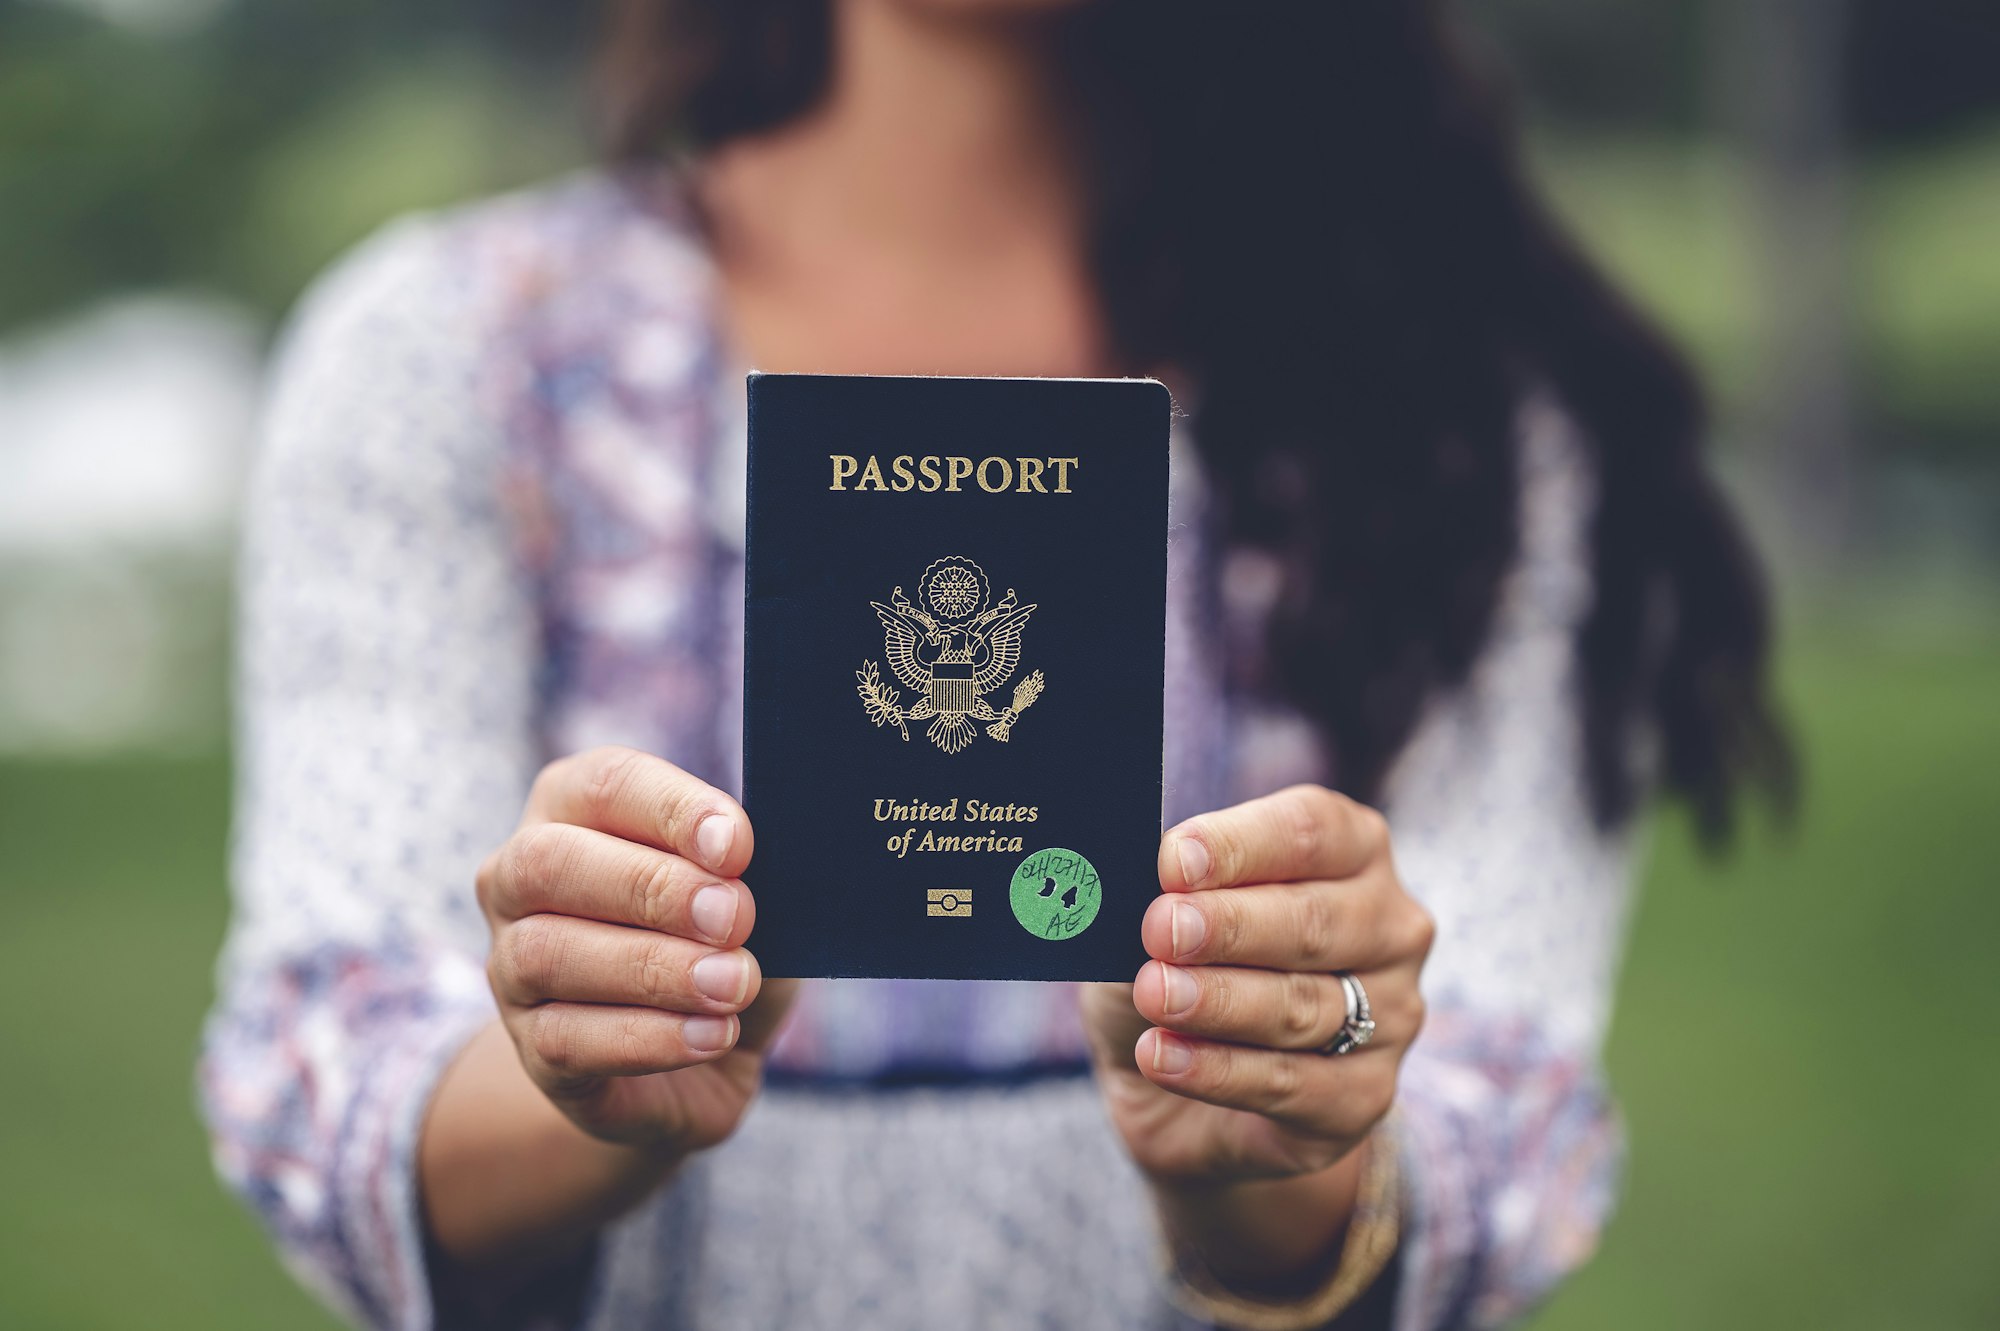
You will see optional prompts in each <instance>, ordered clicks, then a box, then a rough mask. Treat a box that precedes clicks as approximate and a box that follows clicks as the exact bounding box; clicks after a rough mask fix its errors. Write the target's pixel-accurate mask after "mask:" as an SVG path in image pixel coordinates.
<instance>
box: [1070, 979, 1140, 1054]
mask: <svg viewBox="0 0 2000 1331" xmlns="http://www.w3.org/2000/svg"><path fill="white" fill-rule="evenodd" d="M1082 989H1083V992H1082V994H1081V996H1080V998H1079V1003H1080V1005H1081V1008H1082V1012H1083V1027H1084V1030H1086V1031H1088V1032H1089V1034H1090V1048H1091V1054H1092V1056H1093V1057H1094V1058H1095V1059H1096V1061H1097V1063H1098V1064H1099V1066H1102V1067H1106V1068H1112V1069H1116V1070H1120V1071H1125V1072H1131V1073H1133V1074H1135V1075H1136V1074H1137V1073H1138V1071H1139V1065H1138V1063H1137V1062H1136V1061H1134V1056H1133V1052H1132V1051H1133V1047H1134V1046H1135V1045H1137V1044H1138V1043H1139V1037H1140V1036H1141V1035H1143V1034H1145V1033H1146V1032H1147V1031H1149V1030H1151V1029H1152V1026H1153V1023H1152V1022H1150V1021H1147V1020H1146V1019H1145V1017H1143V1016H1141V1015H1140V1014H1139V1009H1138V1008H1136V1007H1134V1006H1133V1005H1132V986H1131V985H1129V984H1086V985H1084V986H1082Z"/></svg>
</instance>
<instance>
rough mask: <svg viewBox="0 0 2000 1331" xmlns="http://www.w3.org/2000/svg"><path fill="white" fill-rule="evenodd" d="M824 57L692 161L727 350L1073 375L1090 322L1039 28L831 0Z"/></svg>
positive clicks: (840, 363) (1090, 341) (883, 3)
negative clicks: (709, 224)
mask: <svg viewBox="0 0 2000 1331" xmlns="http://www.w3.org/2000/svg"><path fill="white" fill-rule="evenodd" d="M833 60H834V66H833V69H832V71H831V78H830V80H829V86H828V90H827V94H826V96H825V98H824V100H823V101H822V103H821V104H820V105H819V106H818V107H817V108H815V109H814V110H813V111H811V112H810V113H808V114H807V115H806V116H804V117H802V118H801V119H800V120H798V121H797V122H795V123H793V124H791V125H787V126H784V127H782V128H780V129H778V130H776V131H774V132H772V133H769V134H764V135H759V136H757V137H754V138H750V139H745V140H740V141H738V142H735V143H732V144H728V145H725V146H724V147H723V148H722V149H721V150H719V151H718V152H717V153H716V154H715V155H714V156H713V157H712V158H711V159H710V160H709V162H708V163H707V164H706V166H705V167H704V169H703V172H702V177H701V182H700V187H701V191H702V194H703V197H704V201H705V203H706V204H707V207H708V210H709V212H710V215H711V217H712V219H713V220H714V223H715V241H716V246H717V251H718V255H719V257H720V259H721V261H722V266H723V270H724V276H725V287H726V288H727V290H728V297H729V303H730V305H731V311H730V322H731V323H732V324H733V325H734V326H735V332H736V335H737V340H738V342H739V344H740V345H739V350H740V351H741V352H742V353H743V354H745V356H746V357H747V358H748V359H751V360H753V361H756V362H757V363H759V364H761V365H763V366H765V367H767V368H788V367H793V366H796V367H800V368H843V369H874V368H879V369H884V370H897V369H908V370H911V371H914V372H929V373H945V372H962V373H979V372H985V373H1080V372H1086V371H1087V370H1088V369H1089V368H1090V366H1089V365H1087V364H1086V363H1085V362H1088V361H1090V360H1091V359H1092V358H1093V357H1094V348H1095V342H1096V334H1095V330H1094V327H1092V326H1091V325H1093V324H1094V317H1095V316H1094V314H1093V313H1091V312H1090V309H1089V307H1090V305H1091V301H1090V298H1089V294H1088V288H1089V281H1088V278H1087V275H1086V274H1085V273H1084V270H1083V260H1082V252H1083V247H1082V243H1081V236H1082V222H1081V217H1080V213H1079V209H1078V205H1077V190H1076V188H1075V182H1074V179H1073V175H1072V164H1071V162H1070V160H1069V157H1068V154H1067V152H1066V151H1065V147H1064V142H1065V140H1064V135H1063V134H1062V132H1061V129H1060V116H1059V114H1058V112H1057V110H1056V109H1055V107H1054V106H1053V105H1052V99H1051V98H1050V96H1049V94H1048V91H1047V88H1046V65H1045V59H1044V53H1043V50H1042V31H1041V25H1040V24H1039V23H1038V22H1036V21H1033V20H1032V19H1029V20H1023V19H1018V18H1017V19H1012V20H1005V21H1003V20H997V19H979V18H966V17H962V16H959V15H956V14H950V13H931V12H928V11H927V10H926V9H924V7H922V6H920V5H917V4H911V3H903V2H902V0H836V5H835V33H834V55H833ZM864 306H865V307H866V309H865V310H864V309H863V308H862V307H864ZM1038 339H1039V340H1041V341H1043V342H1044V343H1045V344H1046V346H1045V347H1044V348H1040V349H1038V348H1035V347H1034V346H1032V343H1034V342H1035V341H1037V340H1038Z"/></svg>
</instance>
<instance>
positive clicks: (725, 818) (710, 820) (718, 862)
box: [694, 813, 736, 873]
mask: <svg viewBox="0 0 2000 1331" xmlns="http://www.w3.org/2000/svg"><path fill="white" fill-rule="evenodd" d="M735 844H736V820H735V819H734V818H731V817H730V816H729V815H728V814H726V813H711V814H710V815H708V817H706V818H704V819H702V820H701V822H699V823H697V824H696V825H695V829H694V848H695V852H696V853H697V854H699V855H700V856H701V862H702V863H703V864H705V865H707V866H708V867H709V868H711V869H714V870H716V871H717V872H718V873H719V872H721V869H722V862H723V861H724V860H726V859H728V858H729V848H730V847H731V846H733V845H735Z"/></svg>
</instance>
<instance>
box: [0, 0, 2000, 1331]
mask: <svg viewBox="0 0 2000 1331" xmlns="http://www.w3.org/2000/svg"><path fill="white" fill-rule="evenodd" d="M1463 7H1464V9H1465V12H1466V18H1467V21H1468V22H1469V23H1470V24H1471V25H1472V26H1473V27H1475V28H1476V29H1477V30H1478V31H1479V33H1480V34H1481V35H1482V37H1483V39H1484V40H1485V41H1486V42H1487V43H1488V44H1489V45H1490V46H1491V47H1492V48H1493V49H1494V51H1495V52H1496V53H1497V56H1498V58H1500V59H1503V60H1504V61H1505V62H1506V63H1507V64H1508V65H1509V66H1510V67H1511V68H1512V70H1513V71H1514V75H1515V79H1516V82H1517V84H1518V87H1519V92H1520V98H1521V103H1522V108H1523V112H1524V114H1525V116H1526V118H1527V120H1528V122H1529V127H1530V132H1531V139H1532V144H1533V152H1534V157H1535V160H1536V162H1537V163H1538V166H1539V168H1540V170H1541V173H1542V175H1543V177H1544V178H1545V180H1546V182H1547V184H1548V187H1549V188H1550V189H1551V190H1552V191H1553V192H1554V194H1555V197H1556V198H1557V199H1558V200H1559V202H1560V204H1561V206H1562V208H1563V209H1564V210H1565V211H1566V212H1567V213H1568V215H1569V216H1570V217H1571V218H1572V219H1573V221H1574V223H1575V224H1576V225H1577V226H1578V227H1579V228H1580V229H1581V231H1582V232H1583V233H1584V235H1585V236H1586V237H1587V238H1588V240H1589V241H1590V243H1591V244H1592V246H1593V247H1594V248H1595V250H1596V251H1597V253H1598V254H1599V255H1600V256H1601V258H1602V259H1603V261H1604V262H1605V263H1606V264H1607V265H1609V266H1610V267H1611V268H1612V269H1613V270H1614V271H1615V272H1616V273H1618V274H1619V275H1620V276H1621V277H1622V278H1623V279H1624V280H1625V281H1626V282H1627V283H1628V284H1629V285H1630V286H1631V287H1632V288H1633V289H1634V290H1636V291H1637V292H1638V293H1639V294H1640V295H1641V296H1642V297H1643V299H1644V301H1645V302H1646V303H1647V304H1648V305H1649V306H1650V307H1651V308H1652V309H1653V310H1654V311H1655V312H1656V313H1657V314H1658V316H1659V317H1660V318H1661V319H1662V320H1663V321H1664V322H1665V323H1666V324H1667V325H1668V326H1669V327H1670V328H1671V329H1672V330H1673V331H1674V332H1675V333H1676V334H1677V335H1678V336H1679V337H1680V339H1681V340H1682V341H1683V343H1684V344H1685V345H1686V346H1687V347H1688V348H1689V349H1690V350H1691V351H1692V353H1693V354H1694V356H1695V357H1696V359H1697V361H1698V363H1699V364H1700V365H1701V367H1702V368H1703V370H1704V372H1705V374H1706V377H1707V380H1708V383H1709V385H1710V387H1711V390H1712V392H1713V394H1714V396H1715V400H1716V404H1717V408H1718V414H1719V429H1718V437H1717V439H1716V448H1717V452H1718V456H1719V459H1720V463H1721V466H1722V468H1723V470H1724V473H1725V476H1726V478H1727V480H1728V482H1729V484H1730V486H1731V488H1732V489H1733V490H1734V492H1735V493H1736V495H1737V496H1738V498H1739V499H1740V501H1741V502H1742V503H1743V504H1744V505H1746V507H1747V509H1748V511H1749V512H1750V513H1751V514H1752V515H1753V519H1754V523H1755V526H1756V529H1757V532H1758V534H1759V537H1760V540H1761V543H1762V544H1763V546H1764V548H1765V551H1766V553H1767V554H1768V555H1769V556H1770V557H1771V559H1772V560H1773V561H1774V563H1775V566H1776V568H1777V570H1778V574H1779V578H1780V582H1781V588H1782V592H1783V603H1782V605H1783V614H1784V627H1785V639H1784V645H1783V654H1782V663H1781V667H1782V677H1783V695H1784V699H1785V702H1786V705H1787V708H1788V710H1789V712H1790V713H1791V715H1792V717H1793V718H1794V720H1795V721H1796V723H1797V725H1798V728H1799V732H1800V739H1801V743H1802V746H1803V749H1804V757H1805V761H1806V767H1807V789H1806V803H1805V808H1804V815H1803V818H1802V821H1801V823H1800V825H1799V826H1798V827H1797V828H1796V829H1795V830H1794V831H1793V832H1792V833H1791V834H1789V835H1783V834H1778V833H1774V832H1772V831H1771V830H1770V829H1768V828H1759V829H1757V831H1756V835H1754V836H1753V837H1752V838H1751V840H1750V843H1749V844H1748V845H1747V846H1745V847H1744V848H1743V849H1742V850H1741V851H1740V852H1739V853H1738V854H1737V855H1736V856H1735V857H1734V858H1733V859H1731V860H1730V861H1728V862H1726V863H1724V864H1720V865H1715V864H1708V863H1704V862H1702V860H1701V859H1700V857H1699V856H1697V855H1696V854H1695V853H1693V852H1692V850H1691V849H1690V847H1689V844H1688V842H1687V839H1686V837H1685V836H1684V834H1683V829H1682V828H1681V827H1680V825H1679V823H1678V821H1677V820H1676V819H1674V818H1673V817H1671V816H1670V817H1666V818H1663V819H1661V820H1659V823H1658V825H1657V826H1656V827H1655V828H1654V829H1653V831H1652V835H1651V845H1652V854H1651V857H1650V866H1649V870H1648V877H1649V888H1648V894H1647V897H1646V901H1645V905H1644V907H1643V910H1642V913H1641V916H1640V919H1639V921H1638V928H1637V933H1636V936H1635V945H1634V951H1633V953H1632V958H1631V964H1630V967H1629V969H1628V972H1627V976H1626V980H1625V984H1624V991H1623V995H1622V1000H1621V1006H1620V1009H1619V1015H1618V1022H1617V1027H1616V1029H1615V1031H1614V1034H1613V1037H1612V1042H1611V1049H1610V1062H1611V1068H1612V1074H1613V1077H1614V1080H1615V1081H1616V1083H1617V1085H1618V1088H1619V1090H1620V1092H1621V1094H1622V1097H1623V1100H1624V1104H1625V1107H1626V1112H1627V1116H1628V1119H1629V1124H1630V1128H1631V1132H1632V1138H1633V1155H1632V1160H1631V1164H1630V1169H1629V1173H1628V1184H1627V1194H1626V1201H1625V1204H1624V1207H1623V1210H1622V1212H1621V1214H1620V1217H1619V1219H1618V1220H1617V1222H1616V1224H1615V1226H1614V1227H1613V1229H1612V1230H1611V1232H1610V1235H1609V1237H1608V1239H1607V1241H1606V1244H1605V1247H1604V1250H1603V1253H1602V1255H1601V1256H1600V1258H1599V1259H1598V1261H1597V1262H1596V1263H1595V1264H1594V1265H1593V1266H1592V1267H1590V1268H1589V1270H1588V1271H1587V1272H1586V1273H1585V1274H1584V1275H1582V1276H1581V1277H1580V1278H1579V1279H1577V1280H1576V1281H1575V1282H1574V1283H1573V1284H1572V1285H1571V1286H1570V1287H1569V1288H1568V1289H1567V1290H1566V1291H1565V1292H1564V1293H1563V1294H1562V1295H1561V1296H1560V1297H1559V1298H1558V1299H1557V1300H1556V1302H1555V1303H1554V1304H1553V1305H1552V1306H1551V1307H1550V1308H1549V1309H1548V1311H1547V1312H1546V1314H1545V1315H1544V1316H1543V1317H1542V1318H1541V1319H1540V1321H1539V1322H1538V1323H1537V1325H1538V1326H1540V1327H1543V1328H1548V1329H1549V1331H1555V1329H1557V1328H1585V1327H1593V1328H1595V1327H1606V1326H1615V1327H1620V1328H1651V1327H1673V1328H1685V1327H1703V1328H1723V1327H1769V1326H1774V1325H1775V1326H1815V1327H1820V1328H1843V1327H1855V1328H1861V1327H1866V1328H1877V1327H1881V1326H1895V1327H1899V1328H1901V1327H1912V1328H1914V1327H1993V1326H1996V1325H2000V1265H1996V1264H1995V1263H1994V1262H1993V1260H1992V1251H1991V1249H1992V1243H1993V1239H1994V1236H1995V1235H2000V1150H1996V1149H1995V1148H1994V1146H1993V1145H1992V1142H1991V1133H1992V1130H1993V1127H1994V1125H1995V1124H1997V1123H2000V1060H1996V1059H1994V1058H1993V1057H1992V1056H1991V1054H1992V1049H1993V1043H1992V1037H1991V1032H1990V1029H1989V1026H1990V1023H1991V1022H1992V1020H1993V1019H1994V1018H1995V1017H1996V1016H2000V966H1995V965H1994V963H1993V960H1992V956H1991V948H1992V945H1993V940H1994V939H1995V938H1996V937H2000V928H1996V926H2000V892H1996V891H1995V890H1994V889H1995V888H1996V886H2000V872H1996V865H2000V816H1996V814H2000V811H1996V810H1995V809H1994V807H1993V805H1994V802H1995V799H1996V796H2000V759H1996V756H1995V755H1996V754H2000V6H1995V5H1993V4H1992V3H1991V0H1468V3H1466V4H1465V5H1464V6H1463ZM591 28H592V21H591V15H590V9H589V7H588V6H577V7H572V6H561V5H547V4H538V3H529V2H528V0H505V2H504V3H497V2H490V3H484V4H474V3H471V2H470V0H438V2H437V3H432V4H428V5H404V4H390V3H385V2H384V0H338V2H337V3H336V2H335V0H290V3H286V4H254V5H253V4H249V3H239V2H238V0H0V904H4V913H0V1325H5V1326H10V1327H37V1328H40V1327H118V1328H124V1327H132V1326H160V1327H165V1326H173V1327H179V1326H200V1327H206V1328H217V1329H218V1331H219V1329H221V1328H233V1327H274V1326H285V1327H316V1326H330V1325H332V1322H331V1320H330V1319H329V1318H328V1317H327V1316H326V1315H325V1314H323V1313H320V1312H319V1311H318V1310H317V1309H316V1308H315V1307H314V1305H313V1304H312V1303H311V1302H310V1301H309V1300H308V1299H307V1297H306V1296H305V1295H303V1294H302V1293H299V1292H298V1291H297V1290H296V1289H295V1288H294V1287H293V1286H292V1284H291V1283H290V1281H289V1279H288V1278H287V1277H286V1276H285V1274H284V1273H283V1272H282V1271H281V1270H280V1268H279V1267H278V1265H277V1263H276V1261H275V1259H274V1258H273V1257H272V1256H271V1254H270V1250H269V1249H268V1248H267V1247H266V1246H265V1244H264V1243H263V1241H262V1239H261V1237H260V1236H259V1235H258V1234H257V1233H256V1232H255V1230H254V1228H253V1226H252V1224H251V1222H250V1221H249V1219H248V1218H247V1216H246V1215H245V1214H243V1213H242V1212H240V1211H239V1210H238V1209H237V1207H236V1206H235V1205H234V1203H233V1202H231V1201H230V1200H228V1199H227V1198H226V1197H225V1196H224V1195H223V1193H222V1192H221V1190H220V1189H219V1187H218V1186H217V1185H216V1184H215V1183H214V1182H213V1180H212V1178H211V1175H210V1174H209V1171H208V1167H207V1162H206V1157H205V1145H204V1143H203V1140H202V1136H201V1133H200V1130H199V1129H198V1127H197V1125H196V1122H195V1118H194V1113H193V1109H192V1093H191V1090H190V1064H191V1058H192V1051H193V1047H194V1042H195V1038H196V1031H197V1027H198V1024H199V1021H200V1017H201V1013H202V1010H203V1008H204V1006H205V1004H206V1002H207V999H208V994H209V973H210V965H211V962H212V959H213V955H214V951H215V948H216V945H217V943H218V941H219V939H220V936H221V930H222V924H223V916H224V909H225V898H224V893H225V887H224V875H223V862H224V837H225V832H226V822H227V784H228V757H227V693H226V682H227V657H228V634H229V624H228V608H229V595H230V591H229V572H230V570H229V562H230V556H231V549H232V543H233V540H234V515H235V509H236V500H237V493H238V489H239V483H240V478H241V475H242V471H243V467H244V463H245V456H246V448H247V445H248V435H249V427H250V423H251V421H252V419H253V415H254V411H255V407H256V400H257V394H258V388H259V374H260V367H261V364H262V361H263V357H264V355H265V353H266V351H267V349H268V347H269V345H270V340H271V337H272V335H273V333H274V330H275V329H276V328H277V327H278V325H279V321H280V319H281V318H282V316H283V314H284V311H285V310H286V308H287V306H288V305H289V303H290V302H291V301H292V300H293V299H294V298H295V297H296V295H297V294H298V292H299V290H300V288H301V286H302V285H303V284H304V283H305V282H306V281H307V280H308V279H309V278H310V276H311V275H312V274H313V273H314V272H315V271H316V270H317V269H319V268H320V267H321V266H322V265H324V264H325V263H326V262H327V261H328V260H329V259H331V258H332V257H333V256H335V255H336V254H337V253H339V252H340V251H341V250H342V249H343V248H345V247H346V246H348V245H350V244H352V243H353V242H354V241H355V240H357V239H358V238H360V237H361V236H362V235H364V234H365V233H367V232H368V231H369V230H370V229H372V228H373V227H375V226H376V225H378V224H379V223H381V222H382V221H383V220H384V219H386V218H388V217H391V216H393V215H395V214H396V213H399V212H401V211H405V210H408V209H412V208H420V207H427V206H433V205H438V204H443V203H448V202H451V201H454V200H459V199H464V198H468V197H472V196H475V195H478V194H481V193H485V192H490V191H493V190H496V189H502V188H506V187H510V186H515V185H520V184H526V183H530V182H533V181H535V180H538V179H541V178H544V177H546V176H548V175H550V174H553V173H558V172H561V171H564V170H567V169H573V168H576V167H578V166H580V165H581V164H584V163H586V162H587V161H588V159H589V157H590V141H589V140H590V136H589V132H588V125H589V122H588V115H587V101H586V98H585V95H584V91H583V88H584V78H585V74H586V68H585V66H586V63H587V61H586V53H587V50H588V46H589V39H590V36H591Z"/></svg>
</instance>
